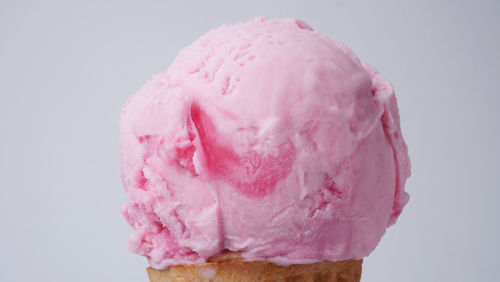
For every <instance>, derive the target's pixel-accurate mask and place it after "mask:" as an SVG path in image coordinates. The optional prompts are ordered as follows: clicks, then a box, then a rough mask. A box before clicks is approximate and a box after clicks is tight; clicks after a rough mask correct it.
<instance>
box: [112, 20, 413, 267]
mask: <svg viewBox="0 0 500 282" xmlns="http://www.w3.org/2000/svg"><path fill="white" fill-rule="evenodd" d="M121 155H122V181H123V184H124V186H125V189H126V191H127V193H128V197H129V200H128V202H127V203H126V204H125V205H124V206H123V210H122V211H123V214H124V216H125V218H126V219H127V220H128V221H129V223H130V224H131V225H132V227H133V229H134V232H133V234H132V236H131V237H130V240H129V246H130V248H131V249H132V250H133V251H134V252H136V253H139V254H141V255H144V256H147V258H148V259H149V262H150V264H151V265H152V266H153V267H155V268H159V269H162V268H166V267H168V266H169V265H173V264H180V263H198V262H204V261H206V259H207V258H209V257H212V256H215V255H218V254H220V253H221V252H222V251H223V250H231V251H239V252H242V255H243V257H244V258H245V259H248V260H254V259H268V260H271V261H273V262H276V263H281V264H292V263H310V262H317V261H323V260H332V261H337V260H344V259H351V258H362V257H364V256H366V255H368V254H369V253H370V252H371V251H372V250H373V249H374V248H375V247H376V245H377V244H378V242H379V240H380V238H381V237H382V235H383V234H384V232H385V230H386V228H387V227H388V226H390V225H391V224H393V223H394V222H395V221H396V219H397V217H398V215H399V214H400V213H401V210H402V208H403V206H404V205H405V204H406V202H407V201H408V195H407V193H406V192H405V191H404V184H405V181H406V179H407V178H408V176H409V175H410V163H409V158H408V154H407V148H406V145H405V143H404V141H403V138H402V136H401V130H400V125H399V114H398V109H397V105H396V98H395V96H394V91H393V89H392V87H391V85H390V84H389V83H388V82H387V81H386V80H385V79H384V78H383V77H382V76H381V75H380V74H378V72H377V71H376V70H375V69H373V68H372V67H370V66H367V65H363V64H361V63H360V61H359V60H358V59H357V57H356V56H355V55H354V54H353V53H352V52H351V51H350V50H349V49H348V48H346V47H345V46H343V45H342V44H340V43H337V42H334V41H332V40H330V39H328V38H327V37H325V36H324V35H322V34H320V33H319V32H317V31H314V30H312V29H311V28H310V27H309V26H308V25H307V24H305V23H303V22H301V21H298V20H291V19H277V20H268V19H264V18H257V19H255V20H252V21H249V22H245V23H240V24H237V25H232V26H221V27H219V28H217V29H214V30H211V31H210V32H209V33H207V34H206V35H204V36H202V37H201V38H200V39H198V40H197V41H196V42H194V43H193V44H192V45H190V46H188V47H186V48H184V49H182V50H181V52H180V53H179V55H178V56H177V58H176V59H175V61H174V62H173V64H172V66H171V67H170V68H169V69H168V70H167V71H166V72H165V73H161V74H158V75H156V76H154V77H153V79H152V80H150V81H149V82H147V83H146V85H145V86H144V87H143V88H142V89H141V90H139V91H138V92H137V93H136V94H135V95H133V96H132V97H131V98H130V99H129V100H128V102H127V104H126V106H125V108H124V109H123V112H122V115H121Z"/></svg>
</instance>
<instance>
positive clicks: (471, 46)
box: [0, 0, 500, 282]
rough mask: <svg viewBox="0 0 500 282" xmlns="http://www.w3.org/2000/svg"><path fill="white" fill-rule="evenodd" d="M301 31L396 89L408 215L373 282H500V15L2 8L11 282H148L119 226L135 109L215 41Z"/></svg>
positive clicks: (488, 11) (123, 4)
mask: <svg viewBox="0 0 500 282" xmlns="http://www.w3.org/2000/svg"><path fill="white" fill-rule="evenodd" d="M258 15H262V16H266V17H287V18H290V17H295V18H300V19H302V20H304V21H306V22H307V23H309V24H310V25H311V26H312V27H313V28H315V29H317V30H319V31H321V32H322V33H324V34H326V35H328V36H329V37H330V38H332V39H335V40H337V41H340V42H343V43H345V44H346V45H347V46H349V47H350V48H352V49H353V50H354V52H355V53H356V54H357V55H358V56H359V57H360V59H361V60H362V61H364V62H367V63H370V64H373V65H374V66H376V67H377V68H378V69H379V71H380V72H381V73H382V74H383V75H385V76H386V77H387V78H388V79H389V80H390V81H391V82H392V83H393V85H394V87H395V89H396V94H397V97H398V102H399V107H400V111H401V118H402V127H403V133H404V137H405V138H406V140H407V143H408V146H409V150H410V156H411V158H412V164H413V175H412V177H411V178H410V179H409V181H408V183H407V191H408V192H409V193H410V197H411V199H410V203H409V204H408V205H407V207H406V209H405V210H404V212H403V214H402V215H401V217H400V219H399V222H398V223H397V224H396V225H395V226H393V227H391V228H390V229H388V232H387V233H386V235H385V237H384V238H383V239H382V241H381V243H380V245H379V246H378V248H377V249H376V250H375V251H374V252H373V253H372V254H371V255H370V256H369V257H368V258H366V259H365V263H364V266H363V267H364V270H363V279H362V281H366V282H376V281H381V282H382V281H383V282H387V281H398V282H399V281H408V282H411V281H457V282H458V281H499V280H500V268H499V267H498V254H499V253H500V243H499V240H498V238H499V237H500V234H499V231H500V223H499V222H500V221H499V220H498V215H499V214H500V210H499V208H498V205H497V201H498V199H499V198H500V177H499V172H500V164H499V161H498V160H499V159H500V150H499V149H498V146H499V144H500V133H499V131H500V111H499V110H500V93H499V92H498V88H497V85H498V81H499V78H500V72H499V70H500V53H499V50H500V28H499V27H500V2H499V1H495V0H492V1H368V0H367V1H347V0H345V1H340V0H337V1H263V0H262V1H196V2H195V1H1V0H0V95H1V103H0V223H1V225H0V226H1V231H0V250H1V251H0V265H1V270H0V281H9V282H15V281H47V282H49V281H50V282H58V281H72V282H78V281H82V282H83V281H146V280H147V278H146V273H145V270H144V269H145V267H146V266H147V262H146V260H145V259H144V258H143V257H140V256H138V255H135V254H132V253H131V252H130V251H128V249H127V245H126V240H127V237H128V235H129V234H130V233H131V229H130V228H129V226H128V225H127V223H126V222H125V220H124V219H123V218H122V216H121V214H120V206H121V204H122V203H124V202H125V197H126V196H125V192H124V191H123V189H122V186H121V183H120V174H119V136H118V131H119V126H118V118H119V114H120V110H121V107H122V106H123V104H124V102H125V100H126V99H127V98H128V97H129V96H130V95H131V94H133V93H134V92H135V91H136V90H138V89H139V88H140V87H141V85H142V84H143V83H144V82H146V80H148V79H149V78H150V77H151V76H152V75H153V74H155V73H158V72H161V71H164V70H165V69H166V68H167V67H168V66H169V65H170V63H171V61H172V59H173V58H174V57H175V55H176V54H177V52H178V50H179V49H180V48H182V47H183V46H186V45H187V44H189V43H191V42H192V41H193V40H195V39H196V38H197V37H199V36H200V35H202V34H203V33H205V32H207V31H208V30H209V29H211V28H213V27H216V26H218V25H220V24H224V23H236V22H239V21H245V20H248V19H250V18H253V17H255V16H258Z"/></svg>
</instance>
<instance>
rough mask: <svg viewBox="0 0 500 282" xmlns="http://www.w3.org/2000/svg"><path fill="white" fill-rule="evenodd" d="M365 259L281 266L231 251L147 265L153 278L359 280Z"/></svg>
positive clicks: (174, 281) (176, 281) (171, 281)
mask: <svg viewBox="0 0 500 282" xmlns="http://www.w3.org/2000/svg"><path fill="white" fill-rule="evenodd" d="M361 264H362V260H344V261H337V262H331V261H323V262H318V263H312V264H294V265H290V266H280V265H276V264H274V263H272V262H269V261H243V260H241V256H240V255H239V254H237V253H228V254H224V255H222V256H219V257H218V258H216V259H213V260H210V261H209V262H207V263H201V264H183V265H175V266H171V267H169V268H168V269H166V270H156V269H154V268H151V267H149V268H148V269H147V271H148V275H149V280H150V281H151V282H180V281H183V282H187V281H193V282H195V281H200V282H201V281H214V282H217V281H226V282H227V281H238V282H251V281H269V282H271V281H287V282H288V281H290V282H291V281H294V282H302V281H303V282H305V281H310V282H327V281H328V282H359V281H360V279H361Z"/></svg>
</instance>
